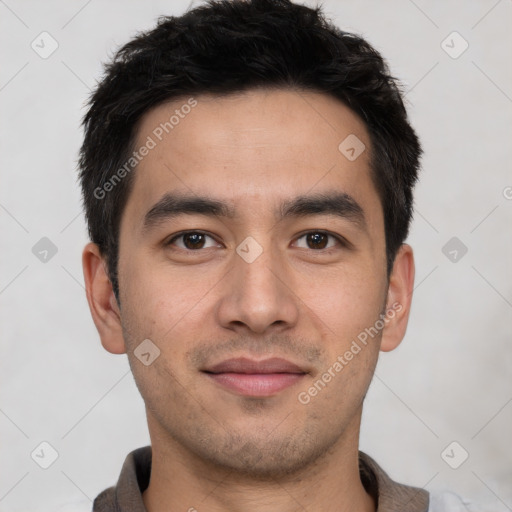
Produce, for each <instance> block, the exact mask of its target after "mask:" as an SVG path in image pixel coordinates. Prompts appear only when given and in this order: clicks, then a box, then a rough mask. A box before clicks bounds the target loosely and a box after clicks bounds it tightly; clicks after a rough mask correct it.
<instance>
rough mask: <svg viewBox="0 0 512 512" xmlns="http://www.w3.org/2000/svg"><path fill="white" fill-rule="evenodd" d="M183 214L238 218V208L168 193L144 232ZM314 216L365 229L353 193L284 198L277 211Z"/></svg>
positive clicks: (146, 221) (153, 209) (150, 213)
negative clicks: (349, 223)
mask: <svg viewBox="0 0 512 512" xmlns="http://www.w3.org/2000/svg"><path fill="white" fill-rule="evenodd" d="M180 215H205V216H208V217H220V218H227V219H233V218H235V217H236V210H235V208H234V207H233V206H231V205H228V204H227V203H224V202H222V201H219V200H217V199H213V198H211V197H206V196H195V195H190V196H188V195H182V194H170V193H167V194H165V195H164V196H163V197H162V198H161V199H160V200H159V201H158V202H157V203H155V204H154V205H153V206H152V207H151V209H150V210H149V211H148V212H147V213H146V215H145V216H144V222H143V231H144V232H147V231H150V230H151V229H152V228H154V227H156V226H157V225H159V224H160V223H161V222H164V221H168V220H170V219H173V218H175V217H178V216H180ZM313 215H335V216H337V217H340V218H342V219H346V220H349V221H350V222H352V223H353V224H354V225H356V226H357V227H358V228H359V229H362V230H364V229H366V219H365V215H364V211H363V208H362V207H361V206H360V205H359V203H358V202H357V201H356V200H355V199H354V198H353V197H352V196H350V195H349V194H346V193H341V192H331V193H317V194H310V195H303V196H298V197H296V198H294V199H289V200H286V201H284V202H283V203H282V204H281V205H280V207H279V209H278V210H277V213H276V217H277V218H278V220H283V219H286V218H292V217H306V216H313Z"/></svg>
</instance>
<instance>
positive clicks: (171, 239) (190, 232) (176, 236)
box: [164, 229, 220, 252]
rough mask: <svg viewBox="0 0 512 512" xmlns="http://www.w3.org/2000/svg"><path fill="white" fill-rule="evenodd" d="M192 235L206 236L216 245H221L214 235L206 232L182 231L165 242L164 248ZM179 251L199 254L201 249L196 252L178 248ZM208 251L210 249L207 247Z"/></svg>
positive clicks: (197, 230) (198, 230)
mask: <svg viewBox="0 0 512 512" xmlns="http://www.w3.org/2000/svg"><path fill="white" fill-rule="evenodd" d="M190 234H198V235H204V236H207V237H210V238H211V239H212V240H214V241H215V242H216V243H220V242H219V241H218V240H217V239H216V238H215V237H214V236H213V235H211V234H210V233H208V232H206V231H202V230H200V229H188V230H184V231H180V232H178V233H174V234H173V235H171V237H170V238H169V239H167V240H166V241H164V246H166V247H167V246H168V245H172V244H173V243H174V242H175V241H176V240H178V239H179V238H181V237H182V236H184V235H190ZM178 249H181V250H183V251H187V252H199V251H200V250H201V249H196V250H195V251H194V250H193V249H182V248H181V247H178ZM207 249H209V247H207Z"/></svg>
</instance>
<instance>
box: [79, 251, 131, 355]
mask: <svg viewBox="0 0 512 512" xmlns="http://www.w3.org/2000/svg"><path fill="white" fill-rule="evenodd" d="M82 266H83V271H84V280H85V290H86V295H87V302H88V303H89V309H90V310H91V315H92V319H93V320H94V324H95V325H96V329H98V333H99V335H100V338H101V344H102V345H103V347H104V348H105V350H107V351H108V352H111V353H112V354H124V353H125V352H126V348H125V345H124V338H123V331H122V327H121V312H120V310H119V307H118V304H117V301H116V297H115V295H114V292H113V290H112V283H111V282H110V279H109V277H108V274H107V271H106V268H107V263H106V261H105V259H104V258H103V256H102V255H101V253H100V250H99V247H98V246H97V245H96V244H94V243H92V242H91V243H88V244H87V245H86V246H85V247H84V250H83V253H82Z"/></svg>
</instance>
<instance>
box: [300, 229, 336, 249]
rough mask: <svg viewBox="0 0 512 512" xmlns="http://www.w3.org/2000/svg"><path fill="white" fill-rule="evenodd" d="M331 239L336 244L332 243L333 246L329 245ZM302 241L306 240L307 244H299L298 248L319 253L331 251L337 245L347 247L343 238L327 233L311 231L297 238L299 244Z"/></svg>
mask: <svg viewBox="0 0 512 512" xmlns="http://www.w3.org/2000/svg"><path fill="white" fill-rule="evenodd" d="M329 238H330V239H331V241H333V242H334V243H331V245H329ZM300 240H305V244H303V245H302V246H301V245H300V244H299V243H298V247H300V248H301V249H313V250H318V251H321V250H326V249H331V248H332V247H335V246H336V245H341V246H345V245H346V244H345V243H344V241H343V239H342V238H340V237H338V236H335V235H332V234H330V233H326V232H324V231H310V232H309V233H306V234H304V235H302V236H300V237H299V238H297V242H298V241H300Z"/></svg>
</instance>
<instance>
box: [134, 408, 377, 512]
mask: <svg viewBox="0 0 512 512" xmlns="http://www.w3.org/2000/svg"><path fill="white" fill-rule="evenodd" d="M358 420H360V417H359V418H358ZM148 425H149V426H150V433H151V442H152V453H153V460H152V465H151V478H150V483H149V486H148V488H147V489H146V490H145V492H144V493H143V501H144V504H145V507H146V509H147V511H148V512H164V511H168V510H182V511H188V512H195V511H197V512H202V511H204V510H208V512H277V511H279V512H296V511H302V510H315V511H319V512H349V511H353V510H357V511H360V512H375V510H376V505H375V502H374V500H373V498H372V497H371V496H370V495H369V494H367V492H366V491H365V489H364V487H363V484H362V483H361V478H360V475H359V461H358V438H359V421H356V422H355V424H354V425H350V426H349V427H348V428H347V429H346V430H345V432H344V433H343V435H342V436H341V437H340V439H339V440H338V441H337V443H335V445H334V446H333V447H331V449H329V450H328V452H327V453H325V454H323V455H322V456H320V457H318V459H317V460H316V461H315V462H314V463H312V464H310V465H308V466H306V467H303V468H301V469H300V471H297V472H295V473H293V474H288V475H286V476H282V477H279V478H272V479H264V478H257V477H254V476H251V475H250V474H243V475H242V474H239V473H238V472H236V471H233V470H231V469H228V468H224V467H218V466H216V465H214V464H212V463H210V462H208V461H205V460H203V459H199V458H198V457H197V456H195V455H194V454H193V453H190V452H189V451H188V450H186V449H185V448H184V447H183V446H181V445H180V444H179V443H177V442H176V441H175V440H173V439H170V438H169V437H167V436H166V435H165V433H164V432H163V431H162V430H161V428H159V425H158V424H157V422H156V421H155V420H154V419H153V418H150V416H149V415H148Z"/></svg>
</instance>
